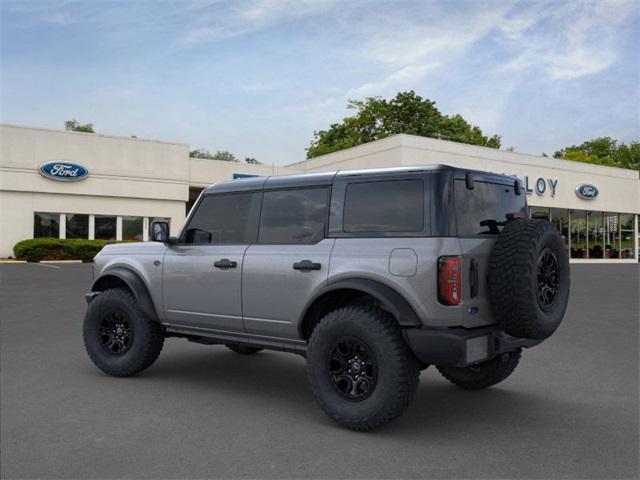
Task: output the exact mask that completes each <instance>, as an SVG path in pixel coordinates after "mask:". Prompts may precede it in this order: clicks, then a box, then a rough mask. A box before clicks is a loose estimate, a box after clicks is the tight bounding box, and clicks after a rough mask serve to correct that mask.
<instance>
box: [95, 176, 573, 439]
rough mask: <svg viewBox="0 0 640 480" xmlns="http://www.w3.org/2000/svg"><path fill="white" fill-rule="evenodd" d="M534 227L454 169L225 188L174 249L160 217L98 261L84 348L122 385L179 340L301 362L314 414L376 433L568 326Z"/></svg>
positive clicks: (556, 274)
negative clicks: (419, 396) (422, 394)
mask: <svg viewBox="0 0 640 480" xmlns="http://www.w3.org/2000/svg"><path fill="white" fill-rule="evenodd" d="M527 217H528V212H527V204H526V195H525V192H524V189H523V188H522V186H521V184H520V183H519V181H518V180H517V179H516V178H515V177H511V176H506V175H498V174H493V173H487V172H480V171H472V170H464V169H460V168H454V167H450V166H445V165H433V166H421V167H415V168H393V169H380V170H358V171H338V172H333V173H314V174H304V175H292V176H273V177H254V178H247V179H240V180H230V181H224V182H219V183H216V184H214V185H212V186H210V187H209V188H207V189H205V190H204V191H203V192H202V194H201V195H200V197H199V199H198V200H197V202H196V204H195V205H194V207H193V208H192V209H191V212H190V213H189V215H188V217H187V220H186V224H185V227H184V228H183V230H182V232H181V233H180V236H179V237H177V238H176V237H171V236H169V225H168V224H167V223H165V222H153V223H152V224H151V228H150V238H151V240H153V241H151V242H146V243H121V244H113V245H107V246H106V247H105V248H104V249H103V250H102V251H101V252H100V253H99V254H98V255H97V256H96V257H95V265H94V282H93V285H92V286H91V292H90V293H88V294H87V302H88V309H87V313H86V317H85V320H84V327H83V335H84V343H85V346H86V349H87V352H88V354H89V357H90V358H91V360H92V361H93V363H94V364H95V365H96V366H97V367H98V368H99V369H100V370H102V371H103V372H105V373H107V374H109V375H113V376H118V377H126V376H130V375H135V374H137V373H139V372H141V371H142V370H144V369H146V368H148V367H149V366H150V365H151V364H152V363H153V362H154V361H155V360H156V358H158V355H159V354H160V351H161V350H162V346H163V343H164V341H165V338H169V337H178V338H186V339H187V340H189V341H192V342H198V343H203V344H212V345H213V344H223V345H226V346H227V348H229V349H230V350H232V351H233V352H237V353H239V354H242V355H252V354H255V353H257V352H259V351H261V350H263V349H271V350H281V351H286V352H292V353H298V354H300V355H303V356H304V357H306V360H307V370H308V376H309V381H310V384H311V388H312V390H313V394H314V396H315V398H316V399H317V401H318V403H319V404H320V406H321V407H322V409H323V410H324V411H325V412H326V413H327V414H328V415H329V416H330V417H331V418H332V419H333V420H335V421H336V422H338V423H339V424H340V425H343V426H345V427H347V428H350V429H354V430H371V429H373V428H376V427H378V426H380V425H383V424H385V423H387V422H389V421H390V420H392V419H394V418H396V417H398V416H399V415H400V414H401V413H402V412H403V411H404V410H405V409H406V408H407V407H408V406H409V404H410V403H411V401H412V399H413V397H414V395H415V393H416V390H417V386H418V377H419V374H420V370H422V369H425V368H427V366H429V365H434V366H435V367H436V368H437V369H438V371H439V372H440V373H441V374H442V375H443V376H444V377H445V378H446V379H448V380H449V381H450V382H452V383H454V384H455V385H458V386H459V387H461V388H465V389H479V388H486V387H489V386H491V385H495V384H497V383H499V382H501V381H502V380H504V379H505V378H507V377H508V376H509V375H510V374H511V373H512V372H513V371H514V369H515V368H516V366H517V364H518V362H519V360H520V356H521V352H522V349H523V348H529V347H533V346H535V345H537V344H539V343H540V342H541V341H542V340H544V339H545V338H547V337H549V336H550V335H551V334H552V333H553V332H554V331H555V330H556V329H557V328H558V326H559V324H560V321H561V320H562V317H563V316H564V313H565V310H566V307H567V301H568V298H569V262H568V257H567V251H566V249H565V246H564V242H563V239H562V237H561V236H560V234H559V233H558V231H557V230H556V229H555V228H554V227H553V226H552V225H551V224H550V223H548V222H546V221H533V220H528V219H527Z"/></svg>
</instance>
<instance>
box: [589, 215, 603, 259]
mask: <svg viewBox="0 0 640 480" xmlns="http://www.w3.org/2000/svg"><path fill="white" fill-rule="evenodd" d="M602 215H603V214H602V212H587V229H588V239H587V241H588V242H589V258H596V259H601V258H604V222H603V216H602Z"/></svg>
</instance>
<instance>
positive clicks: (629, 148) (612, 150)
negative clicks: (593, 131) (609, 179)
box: [553, 137, 640, 171]
mask: <svg viewBox="0 0 640 480" xmlns="http://www.w3.org/2000/svg"><path fill="white" fill-rule="evenodd" d="M553 156H554V157H555V158H564V159H566V160H573V161H575V162H584V163H592V164H595V165H606V166H609V167H619V168H629V169H632V170H638V171H640V141H634V142H631V143H630V144H629V145H627V144H625V143H623V142H620V143H618V141H617V140H614V139H612V138H611V137H598V138H594V139H592V140H587V141H586V142H583V143H582V144H580V145H571V146H570V147H565V148H563V149H561V150H558V151H557V152H555V153H554V154H553Z"/></svg>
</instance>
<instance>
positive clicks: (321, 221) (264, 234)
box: [259, 188, 329, 244]
mask: <svg viewBox="0 0 640 480" xmlns="http://www.w3.org/2000/svg"><path fill="white" fill-rule="evenodd" d="M328 209H329V189H328V188H304V189H298V190H278V191H270V192H265V193H264V196H263V199H262V213H261V215H260V234H259V242H260V243H287V244H299V243H307V244H309V243H317V242H319V241H320V240H322V238H324V233H325V228H326V224H327V217H328Z"/></svg>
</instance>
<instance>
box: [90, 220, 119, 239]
mask: <svg viewBox="0 0 640 480" xmlns="http://www.w3.org/2000/svg"><path fill="white" fill-rule="evenodd" d="M95 232H96V233H95V237H94V238H95V239H96V240H115V239H116V217H115V216H111V215H96V216H95Z"/></svg>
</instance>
